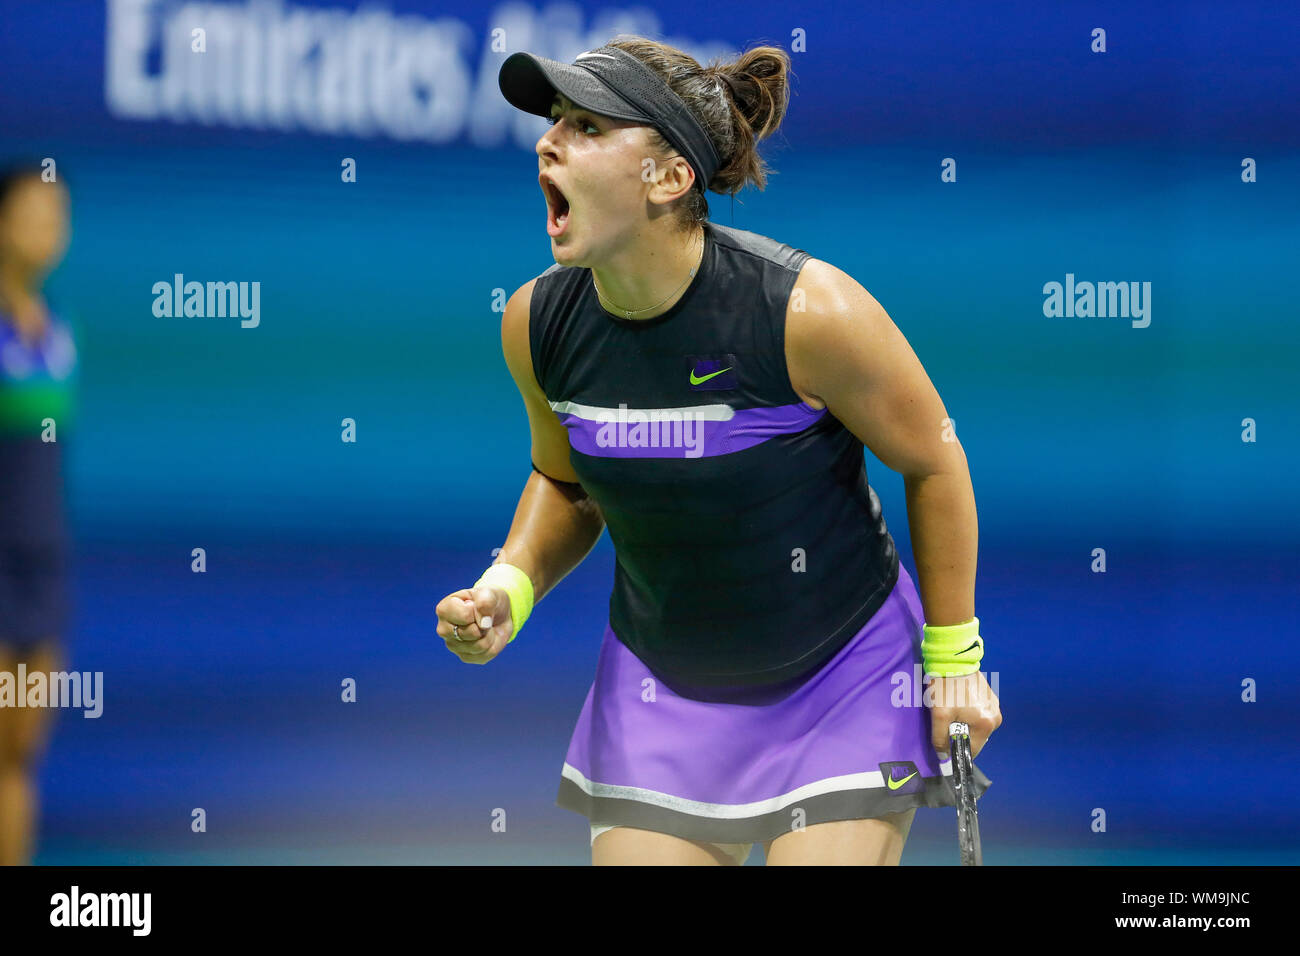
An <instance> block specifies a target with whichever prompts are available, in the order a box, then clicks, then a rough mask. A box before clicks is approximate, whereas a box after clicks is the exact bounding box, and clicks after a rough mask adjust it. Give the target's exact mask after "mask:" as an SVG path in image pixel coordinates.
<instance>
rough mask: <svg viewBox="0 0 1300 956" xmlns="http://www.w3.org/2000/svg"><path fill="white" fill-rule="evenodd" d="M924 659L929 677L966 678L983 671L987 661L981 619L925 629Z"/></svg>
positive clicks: (922, 652)
mask: <svg viewBox="0 0 1300 956" xmlns="http://www.w3.org/2000/svg"><path fill="white" fill-rule="evenodd" d="M921 659H922V661H923V662H924V664H925V672H926V673H927V674H936V675H938V676H939V677H964V676H965V675H967V674H974V673H975V672H976V671H978V670H979V669H980V661H982V660H983V659H984V638H982V637H980V619H979V618H977V617H973V618H971V619H970V620H969V621H965V622H963V623H961V624H944V625H940V626H938V627H935V626H932V625H930V624H927V625H925V628H924V629H923V631H922V638H921Z"/></svg>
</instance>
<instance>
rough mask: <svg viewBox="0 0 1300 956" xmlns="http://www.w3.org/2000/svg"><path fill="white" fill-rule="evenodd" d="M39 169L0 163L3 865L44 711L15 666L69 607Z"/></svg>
mask: <svg viewBox="0 0 1300 956" xmlns="http://www.w3.org/2000/svg"><path fill="white" fill-rule="evenodd" d="M42 171H43V170H42V167H41V166H40V165H37V164H30V165H18V166H11V167H7V168H5V169H3V170H0V682H7V683H8V684H9V687H10V689H11V691H12V695H5V694H4V693H3V685H2V684H0V865H11V866H12V865H17V864H23V863H28V862H30V861H31V857H32V852H33V844H34V835H35V831H36V818H37V795H36V786H35V770H36V763H37V759H38V757H39V755H40V753H41V751H42V749H43V744H44V741H45V737H46V735H47V733H48V729H49V721H50V719H51V716H52V715H51V713H50V708H49V707H48V706H16V704H17V703H18V701H17V695H23V694H25V693H26V690H27V688H26V687H25V686H21V685H20V684H19V682H18V674H19V667H20V665H25V671H26V673H27V674H32V673H35V672H42V673H46V674H49V673H50V672H52V671H57V670H59V669H60V665H61V662H62V656H63V655H62V649H61V635H62V634H63V631H64V628H65V625H66V621H67V610H68V608H67V603H68V602H67V580H66V576H67V568H66V564H67V543H66V530H65V502H64V484H63V446H64V441H65V438H66V436H67V435H68V433H69V432H68V429H69V426H70V424H71V419H70V414H71V411H72V387H73V372H74V369H75V368H76V364H77V353H76V347H75V345H74V337H73V334H72V329H71V327H70V325H69V324H68V321H67V320H66V319H65V318H63V317H61V316H59V315H57V314H55V313H54V312H53V311H52V310H51V309H50V306H49V304H48V303H47V302H46V299H45V296H44V294H43V292H42V287H43V285H44V283H45V277H46V275H47V274H48V273H49V272H50V270H52V269H53V268H54V267H55V266H56V265H58V263H59V261H60V260H61V259H62V258H63V253H64V251H65V250H66V248H67V245H68V234H69V221H68V209H69V198H68V190H67V189H66V187H65V186H64V185H63V183H62V182H59V181H50V182H47V181H45V180H44V178H43V177H42ZM6 675H8V676H6ZM23 683H24V684H25V683H26V682H25V681H24V682H23ZM10 696H13V698H14V699H9V697H10ZM24 703H25V701H24ZM46 703H49V701H48V699H47V701H46Z"/></svg>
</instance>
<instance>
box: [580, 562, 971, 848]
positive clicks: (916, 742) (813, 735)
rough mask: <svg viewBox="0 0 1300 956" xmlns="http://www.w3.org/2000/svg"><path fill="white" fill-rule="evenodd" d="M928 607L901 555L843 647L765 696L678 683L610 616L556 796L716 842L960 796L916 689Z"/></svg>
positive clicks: (599, 815) (625, 821)
mask: <svg viewBox="0 0 1300 956" xmlns="http://www.w3.org/2000/svg"><path fill="white" fill-rule="evenodd" d="M923 620H924V617H923V612H922V610H921V600H920V596H919V595H918V594H917V591H916V585H915V584H913V582H912V578H911V576H910V575H909V574H908V573H907V570H906V569H905V568H903V567H902V565H899V569H898V581H897V583H896V584H895V585H894V589H893V591H892V592H891V593H890V595H889V597H888V598H887V599H886V601H885V603H884V604H883V605H881V607H880V609H879V610H878V611H877V612H876V613H875V614H874V615H873V616H872V618H871V620H869V621H868V622H867V623H866V625H865V626H864V627H863V628H862V630H860V631H858V633H857V634H855V635H854V636H853V638H852V639H851V640H850V641H849V642H848V643H847V644H845V645H844V647H842V648H841V649H840V651H839V653H837V654H836V655H835V657H833V658H832V659H831V660H830V661H829V662H828V663H827V664H826V665H825V666H824V667H823V668H821V669H820V670H819V671H817V672H815V673H814V674H812V675H811V676H810V677H807V678H805V679H803V680H802V681H801V682H799V683H797V684H795V685H794V686H793V688H792V689H791V688H790V687H789V686H787V687H786V688H785V689H782V690H780V691H779V692H776V693H774V694H772V695H771V697H772V699H770V700H766V701H763V702H760V703H752V702H747V703H706V702H703V701H699V700H694V699H691V698H687V697H683V696H681V695H679V694H676V693H674V692H673V691H672V690H671V689H670V688H669V687H667V686H666V685H665V684H664V682H663V681H662V680H659V679H657V678H655V677H654V675H652V674H651V672H650V670H649V669H648V668H647V667H646V665H645V664H643V663H642V662H641V660H640V658H638V657H637V656H636V655H635V654H633V653H632V652H631V651H630V650H628V649H627V648H626V647H625V646H624V645H623V644H622V642H620V641H619V640H618V638H617V637H616V636H615V635H614V632H613V631H612V630H611V629H610V628H609V627H608V626H606V628H605V638H604V641H603V643H602V644H601V648H600V657H599V659H598V661H597V663H596V679H595V681H593V682H592V685H591V689H590V690H588V691H587V699H586V702H585V703H584V704H583V705H582V713H581V714H580V715H579V717H578V724H577V727H576V728H575V729H574V732H573V738H572V740H571V741H570V742H569V750H568V753H567V755H566V756H565V760H564V769H563V771H562V774H561V780H560V790H559V796H558V797H557V799H556V804H557V805H558V806H560V807H563V808H564V809H566V810H573V811H576V812H577V813H581V814H583V815H584V816H586V817H587V818H588V820H589V821H590V822H591V824H593V825H604V826H612V825H617V826H630V827H637V828H639V829H643V830H655V831H658V832H661V833H671V834H673V835H674V836H679V837H682V838H684V839H688V840H696V841H702V842H710V843H755V842H763V841H767V840H772V839H775V838H776V837H778V836H781V835H782V834H783V833H789V832H790V831H791V829H793V828H795V827H797V826H804V825H807V826H810V825H812V824H816V823H827V822H829V821H832V820H856V819H863V818H870V817H879V816H883V815H885V814H890V813H898V812H899V811H902V810H907V809H910V808H912V807H950V806H955V804H956V793H955V791H954V790H953V786H952V780H951V778H952V764H951V761H948V760H942V761H941V760H940V759H939V754H938V753H936V752H935V750H934V747H933V746H932V745H931V743H930V711H929V709H928V708H926V707H924V706H921V705H920V704H919V702H920V699H921V694H922V693H923V691H924V689H925V688H924V685H923V684H922V685H921V686H920V687H917V688H915V689H914V684H915V681H916V677H917V671H916V670H915V669H914V665H919V664H920V662H921V628H922V625H923ZM904 678H905V680H904ZM900 702H905V704H906V705H905V706H897V705H898V704H899V703H900ZM975 783H976V794H977V795H980V794H983V793H984V791H985V790H986V789H987V788H988V786H989V784H990V780H989V778H988V777H986V776H985V775H984V774H983V772H982V771H980V769H979V768H978V767H976V768H975Z"/></svg>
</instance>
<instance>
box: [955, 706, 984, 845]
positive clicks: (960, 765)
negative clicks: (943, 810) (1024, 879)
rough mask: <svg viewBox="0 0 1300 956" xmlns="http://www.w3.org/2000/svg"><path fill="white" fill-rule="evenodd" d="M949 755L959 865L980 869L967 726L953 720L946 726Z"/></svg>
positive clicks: (973, 775) (972, 768)
mask: <svg viewBox="0 0 1300 956" xmlns="http://www.w3.org/2000/svg"><path fill="white" fill-rule="evenodd" d="M948 744H949V752H950V753H951V754H952V776H953V787H954V789H955V790H956V791H957V844H958V846H959V847H960V848H961V865H962V866H983V865H984V854H983V853H982V852H981V850H980V821H979V816H978V814H977V813H976V810H975V769H974V767H973V766H972V765H971V755H970V725H969V724H967V723H964V722H963V721H960V720H954V721H953V722H952V723H950V724H949V725H948Z"/></svg>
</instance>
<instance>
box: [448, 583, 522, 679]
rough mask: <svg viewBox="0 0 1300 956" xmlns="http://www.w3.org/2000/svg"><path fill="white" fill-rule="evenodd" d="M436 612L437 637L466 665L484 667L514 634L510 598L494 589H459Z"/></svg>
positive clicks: (487, 587)
mask: <svg viewBox="0 0 1300 956" xmlns="http://www.w3.org/2000/svg"><path fill="white" fill-rule="evenodd" d="M437 613H438V626H437V628H436V630H437V632H438V636H439V637H441V638H442V639H443V641H444V642H446V644H447V650H449V651H451V652H452V653H453V654H455V655H456V656H457V657H459V658H460V659H461V660H462V661H464V662H465V663H466V664H486V663H487V662H488V661H490V660H492V658H494V657H496V656H497V655H498V654H500V653H501V649H502V648H503V647H505V646H506V644H507V643H508V642H509V641H510V635H512V634H513V633H514V632H515V625H514V622H513V621H512V620H511V619H510V595H508V594H507V593H506V592H505V591H503V590H502V589H501V588H498V587H491V586H488V585H484V586H483V587H477V588H461V590H459V591H456V592H455V593H453V594H448V595H447V596H446V597H445V598H443V599H442V600H441V601H439V602H438V607H437ZM457 632H459V634H460V636H459V637H457V636H456V634H457Z"/></svg>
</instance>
